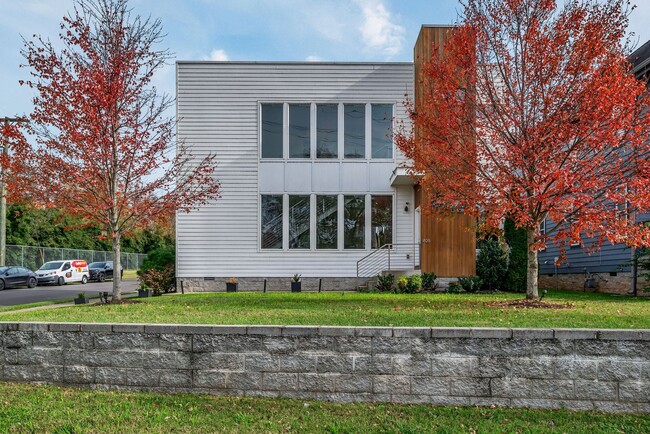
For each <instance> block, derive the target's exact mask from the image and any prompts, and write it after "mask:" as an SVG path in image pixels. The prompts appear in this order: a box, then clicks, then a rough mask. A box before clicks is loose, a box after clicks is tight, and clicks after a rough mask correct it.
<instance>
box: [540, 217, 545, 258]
mask: <svg viewBox="0 0 650 434" xmlns="http://www.w3.org/2000/svg"><path fill="white" fill-rule="evenodd" d="M539 234H540V235H541V236H544V235H546V220H544V221H543V222H542V223H540V225H539ZM539 251H540V252H545V251H546V247H544V248H541V249H539Z"/></svg>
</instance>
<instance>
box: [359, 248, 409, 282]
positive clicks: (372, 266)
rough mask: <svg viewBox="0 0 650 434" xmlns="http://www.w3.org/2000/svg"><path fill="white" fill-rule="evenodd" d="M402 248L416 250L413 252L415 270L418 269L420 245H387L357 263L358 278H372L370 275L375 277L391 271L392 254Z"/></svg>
mask: <svg viewBox="0 0 650 434" xmlns="http://www.w3.org/2000/svg"><path fill="white" fill-rule="evenodd" d="M400 247H414V248H415V249H414V252H413V269H416V262H417V266H419V265H420V243H387V244H384V245H383V246H381V247H379V248H378V249H375V250H373V251H372V252H370V253H369V254H367V255H366V256H364V257H363V258H361V259H359V260H358V261H357V277H361V274H367V276H364V277H371V276H370V274H372V275H375V274H380V273H381V272H383V271H390V270H391V269H392V267H391V265H392V264H391V252H392V251H394V250H397V249H399V248H400ZM416 249H417V250H416ZM382 254H384V255H382ZM393 255H394V254H393ZM384 259H385V261H384ZM384 265H385V266H384Z"/></svg>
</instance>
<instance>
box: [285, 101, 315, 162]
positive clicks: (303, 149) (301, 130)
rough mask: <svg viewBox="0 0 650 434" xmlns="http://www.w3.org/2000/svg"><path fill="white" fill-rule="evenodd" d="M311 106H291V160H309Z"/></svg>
mask: <svg viewBox="0 0 650 434" xmlns="http://www.w3.org/2000/svg"><path fill="white" fill-rule="evenodd" d="M310 113H311V109H310V105H309V104H289V158H309V157H310V155H311V152H310V134H309V131H310V124H309V122H310Z"/></svg>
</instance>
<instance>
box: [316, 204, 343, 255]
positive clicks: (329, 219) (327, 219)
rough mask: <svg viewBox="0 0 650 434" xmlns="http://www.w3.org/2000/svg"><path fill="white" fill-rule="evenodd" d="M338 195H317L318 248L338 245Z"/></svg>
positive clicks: (331, 247) (330, 247) (332, 247)
mask: <svg viewBox="0 0 650 434" xmlns="http://www.w3.org/2000/svg"><path fill="white" fill-rule="evenodd" d="M338 209H339V207H338V197H337V196H335V195H327V196H316V248H317V249H336V248H337V247H338V220H339V219H338Z"/></svg>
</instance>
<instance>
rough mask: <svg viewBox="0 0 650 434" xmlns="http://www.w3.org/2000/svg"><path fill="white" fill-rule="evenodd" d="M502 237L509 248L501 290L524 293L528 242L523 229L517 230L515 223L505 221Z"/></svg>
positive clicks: (508, 220)
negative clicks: (506, 269) (506, 267)
mask: <svg viewBox="0 0 650 434" xmlns="http://www.w3.org/2000/svg"><path fill="white" fill-rule="evenodd" d="M504 236H505V239H506V243H508V246H509V247H510V254H509V256H508V272H507V273H506V280H505V284H504V286H503V288H502V289H503V290H505V291H512V292H526V271H527V268H528V240H527V237H526V230H525V229H521V228H519V229H517V228H516V227H515V223H514V222H513V221H512V220H510V219H507V220H506V221H505V225H504Z"/></svg>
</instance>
